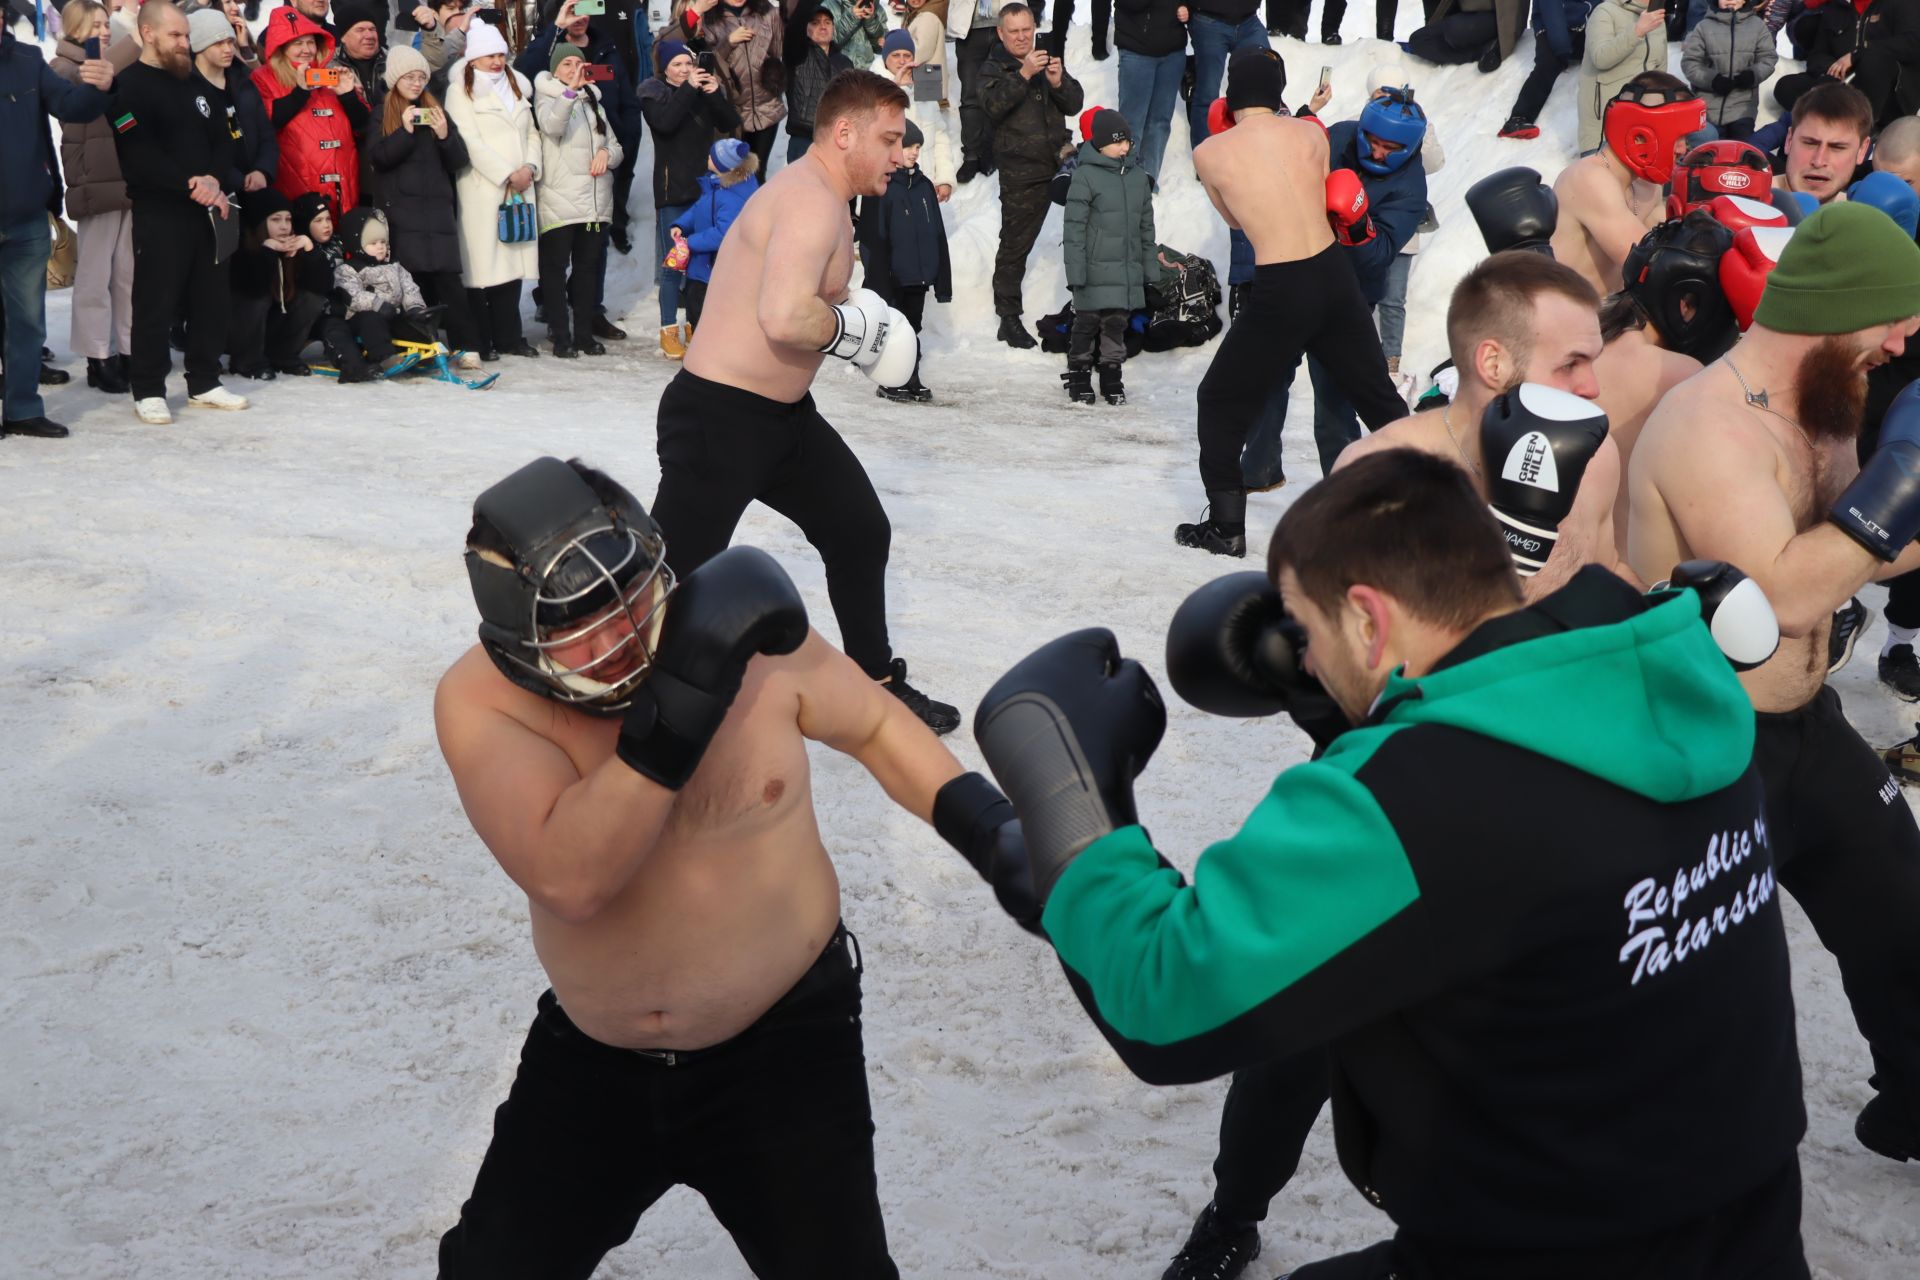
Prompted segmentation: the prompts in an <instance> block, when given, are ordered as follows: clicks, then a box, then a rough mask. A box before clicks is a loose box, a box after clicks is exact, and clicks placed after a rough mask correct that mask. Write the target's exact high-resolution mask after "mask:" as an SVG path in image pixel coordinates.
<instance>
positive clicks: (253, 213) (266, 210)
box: [240, 187, 306, 232]
mask: <svg viewBox="0 0 1920 1280" xmlns="http://www.w3.org/2000/svg"><path fill="white" fill-rule="evenodd" d="M246 196H247V198H246V199H245V200H242V201H240V225H241V226H243V227H245V228H246V229H247V230H249V231H251V230H253V229H254V228H255V227H258V226H261V225H262V224H264V223H265V222H266V220H267V219H268V218H271V217H272V216H273V215H274V214H276V213H290V212H292V210H293V205H292V204H290V203H288V201H287V198H286V197H285V196H283V195H281V194H280V193H279V192H278V191H276V190H274V189H273V188H272V187H262V188H261V189H260V190H258V191H249V192H247V193H246ZM295 230H297V231H303V232H304V231H305V230H306V228H304V227H298V228H295Z"/></svg>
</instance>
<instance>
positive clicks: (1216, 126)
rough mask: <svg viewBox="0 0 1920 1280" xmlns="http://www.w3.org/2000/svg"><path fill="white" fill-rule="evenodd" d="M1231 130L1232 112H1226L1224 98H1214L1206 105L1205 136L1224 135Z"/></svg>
mask: <svg viewBox="0 0 1920 1280" xmlns="http://www.w3.org/2000/svg"><path fill="white" fill-rule="evenodd" d="M1231 128H1233V112H1231V111H1229V110H1227V100H1226V99H1225V98H1215V99H1214V100H1213V101H1212V102H1209V103H1208V104H1207V136H1208V137H1212V136H1213V135H1214V134H1216V133H1225V132H1226V131H1227V130H1229V129H1231Z"/></svg>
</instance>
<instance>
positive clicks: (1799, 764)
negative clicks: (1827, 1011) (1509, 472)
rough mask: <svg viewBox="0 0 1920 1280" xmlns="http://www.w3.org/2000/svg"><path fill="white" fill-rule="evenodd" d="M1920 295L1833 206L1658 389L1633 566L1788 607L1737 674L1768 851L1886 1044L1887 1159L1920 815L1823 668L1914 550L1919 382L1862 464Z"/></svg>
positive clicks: (1880, 1119) (1879, 1080) (1916, 1001)
mask: <svg viewBox="0 0 1920 1280" xmlns="http://www.w3.org/2000/svg"><path fill="white" fill-rule="evenodd" d="M1916 310H1920V246H1916V245H1915V243H1914V241H1913V240H1912V238H1911V237H1909V236H1908V235H1907V234H1906V233H1905V232H1903V231H1901V230H1900V228H1899V227H1898V226H1896V225H1895V224H1894V222H1893V221H1892V219H1890V218H1888V217H1887V216H1886V215H1885V214H1883V213H1881V212H1880V211H1879V210H1877V209H1873V208H1869V207H1867V206H1865V205H1862V204H1857V203H1850V202H1846V201H1836V202H1835V203H1833V204H1831V205H1828V206H1826V207H1824V208H1822V209H1821V210H1820V211H1819V212H1817V213H1815V214H1814V215H1813V216H1812V217H1810V218H1808V219H1807V220H1806V221H1805V222H1803V223H1801V224H1800V226H1799V228H1798V229H1797V230H1796V231H1795V233H1794V236H1793V239H1792V240H1790V241H1789V242H1788V245H1787V248H1786V249H1785V251H1784V252H1783V253H1782V254H1781V256H1780V261H1779V265H1778V266H1777V267H1776V268H1775V269H1774V271H1773V273H1772V274H1771V275H1770V276H1769V277H1768V279H1767V286H1766V292H1765V293H1764V294H1763V295H1762V296H1761V300H1760V305H1759V307H1758V309H1757V310H1756V311H1755V313H1754V323H1753V325H1752V327H1751V328H1749V329H1748V330H1747V332H1746V334H1745V336H1743V337H1742V338H1741V340H1740V341H1739V342H1738V343H1737V344H1736V345H1735V346H1734V348H1733V349H1732V350H1731V351H1729V352H1728V353H1727V354H1726V355H1725V356H1723V357H1721V358H1720V359H1719V360H1716V361H1715V362H1714V363H1712V364H1710V365H1708V366H1707V367H1706V368H1705V369H1702V370H1701V371H1700V372H1699V373H1698V374H1696V375H1694V376H1693V377H1691V378H1689V379H1687V380H1686V381H1685V382H1683V383H1681V384H1680V385H1679V386H1678V387H1676V388H1674V390H1673V391H1672V392H1671V393H1669V394H1668V395H1667V396H1666V397H1665V399H1663V400H1662V401H1661V402H1660V405H1659V407H1658V408H1657V409H1655V410H1654V412H1653V415H1652V416H1651V417H1650V418H1649V419H1648V420H1647V425H1646V427H1645V429H1644V430H1643V431H1642V433H1641V436H1640V440H1639V442H1638V445H1637V447H1636V448H1635V449H1634V451H1633V456H1632V460H1631V462H1630V463H1629V469H1628V485H1629V488H1630V494H1631V514H1630V517H1629V526H1628V538H1627V552H1628V559H1629V560H1630V561H1631V563H1632V565H1633V568H1634V569H1635V571H1637V572H1640V573H1652V574H1655V575H1660V574H1664V572H1665V566H1667V565H1671V564H1674V563H1676V562H1678V561H1682V560H1687V559H1690V558H1694V557H1712V558H1715V559H1721V560H1725V561H1727V562H1728V563H1730V564H1734V565H1737V566H1739V567H1740V568H1741V569H1743V570H1745V571H1746V572H1747V574H1748V575H1750V576H1751V577H1752V578H1753V579H1754V580H1755V581H1756V582H1758V583H1759V584H1760V586H1761V589H1762V590H1763V591H1765V593H1766V596H1767V599H1768V600H1770V601H1771V602H1772V603H1773V607H1774V610H1775V612H1776V613H1777V615H1778V616H1779V621H1780V634H1781V642H1780V648H1779V651H1778V653H1776V654H1775V656H1774V657H1773V658H1771V659H1770V660H1768V661H1767V662H1765V663H1762V664H1761V665H1760V666H1758V667H1756V668H1754V669H1753V670H1751V671H1747V672H1745V673H1744V674H1743V675H1742V676H1741V680H1742V681H1743V682H1744V683H1745V685H1746V687H1747V693H1748V694H1749V695H1750V696H1751V697H1752V699H1753V705H1754V710H1755V711H1756V712H1758V713H1759V714H1758V721H1759V723H1758V737H1757V740H1756V742H1755V746H1754V760H1755V763H1756V765H1757V766H1758V768H1759V770H1760V773H1761V776H1762V778H1763V779H1764V780H1765V783H1766V791H1767V819H1768V823H1769V825H1770V827H1771V828H1772V831H1773V840H1774V858H1775V861H1776V863H1777V864H1778V865H1779V868H1780V884H1781V885H1782V886H1783V887H1784V888H1785V889H1786V890H1787V891H1788V892H1790V893H1792V894H1793V896H1794V897H1795V898H1796V899H1798V900H1799V902H1800V905H1801V907H1802V908H1803V909H1804V910H1805V911H1806V913H1807V917H1808V918H1809V919H1810V920H1812V921H1813V926H1814V928H1815V929H1816V930H1817V931H1818V932H1819V935H1820V940H1821V941H1822V942H1823V943H1824V944H1826V946H1827V947H1828V949H1829V950H1831V951H1832V952H1833V954H1834V958H1835V959H1836V960H1837V961H1838V962H1839V965H1840V974H1841V977H1842V979H1843V980H1844V981H1845V984H1846V991H1847V997H1848V999H1849V1000H1850V1001H1851V1002H1852V1005H1853V1012H1854V1017H1855V1019H1856V1020H1857V1021H1858V1023H1859V1026H1860V1030H1861V1033H1862V1034H1863V1035H1864V1036H1865V1037H1866V1039H1867V1042H1868V1044H1869V1045H1870V1046H1871V1048H1872V1050H1873V1063H1874V1070H1875V1073H1876V1074H1875V1077H1874V1080H1873V1082H1872V1083H1873V1084H1874V1085H1875V1086H1876V1087H1877V1088H1878V1089H1879V1090H1880V1092H1879V1094H1878V1096H1876V1097H1875V1098H1873V1099H1872V1100H1871V1101H1869V1102H1868V1103H1867V1105H1866V1107H1865V1109H1864V1110H1862V1111H1861V1113H1860V1118H1859V1121H1858V1123H1857V1124H1856V1125H1855V1133H1856V1135H1857V1136H1858V1137H1859V1139H1860V1141H1861V1142H1862V1144H1864V1145H1865V1146H1867V1147H1868V1148H1870V1149H1872V1150H1874V1151H1877V1152H1879V1153H1881V1154H1882V1155H1886V1156H1889V1157H1892V1158H1894V1159H1910V1158H1913V1157H1914V1156H1916V1155H1920V937H1916V935H1915V933H1914V931H1913V921H1914V920H1915V919H1916V918H1920V828H1916V827H1915V824H1914V819H1913V814H1912V812H1911V811H1910V810H1909V809H1908V808H1907V806H1906V805H1905V804H1904V803H1903V802H1902V801H1901V798H1900V789H1899V786H1898V785H1897V784H1896V783H1895V782H1894V781H1893V779H1892V778H1891V777H1890V776H1889V775H1888V773H1887V769H1886V766H1885V764H1884V762H1883V761H1882V760H1881V758H1880V756H1879V755H1878V754H1877V753H1875V751H1874V750H1873V748H1871V747H1869V746H1868V745H1867V744H1866V742H1865V741H1863V740H1862V739H1861V737H1860V735H1859V733H1857V732H1856V731H1855V730H1854V729H1853V727H1852V726H1851V725H1849V724H1848V723H1847V720H1846V717H1845V715H1844V714H1842V711H1841V707H1840V697H1839V695H1838V694H1837V693H1836V692H1834V690H1833V688H1832V687H1831V686H1830V685H1828V684H1827V683H1826V678H1827V668H1828V662H1829V657H1828V650H1827V632H1828V628H1829V626H1830V624H1831V620H1832V617H1833V612H1834V610H1835V609H1836V608H1838V607H1839V606H1840V605H1842V604H1845V603H1846V602H1847V600H1848V598H1849V597H1850V596H1852V595H1853V593H1854V592H1855V591H1857V590H1859V589H1860V588H1861V587H1862V586H1864V585H1865V584H1866V583H1867V582H1869V581H1872V580H1875V579H1884V578H1890V577H1893V576H1895V575H1896V574H1899V573H1902V572H1905V571H1907V570H1910V569H1913V568H1915V567H1920V551H1916V550H1915V548H1914V547H1913V545H1912V543H1913V539H1914V535H1915V533H1916V531H1920V385H1916V386H1910V387H1908V388H1907V389H1906V390H1905V391H1903V392H1901V394H1900V395H1899V396H1897V397H1896V398H1895V400H1894V404H1893V406H1892V408H1890V409H1889V410H1888V412H1887V415H1886V418H1885V421H1884V422H1883V423H1882V425H1881V432H1880V445H1879V448H1878V449H1877V450H1876V451H1875V452H1874V454H1873V455H1872V456H1871V457H1870V458H1868V459H1867V462H1866V465H1865V466H1861V465H1860V464H1859V462H1858V460H1857V459H1856V457H1855V452H1854V438H1855V436H1856V435H1857V434H1858V433H1859V430H1860V423H1861V420H1862V415H1863V411H1864V408H1865V404H1866V393H1867V372H1868V370H1869V369H1872V368H1874V367H1876V366H1878V365H1881V364H1884V363H1886V362H1887V361H1888V360H1890V359H1892V358H1893V357H1895V356H1898V355H1900V354H1902V353H1903V352H1904V351H1905V349H1906V343H1907V340H1908V338H1909V337H1911V336H1912V334H1913V333H1914V330H1915V329H1916V328H1917V327H1920V316H1916V315H1915V312H1916Z"/></svg>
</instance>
